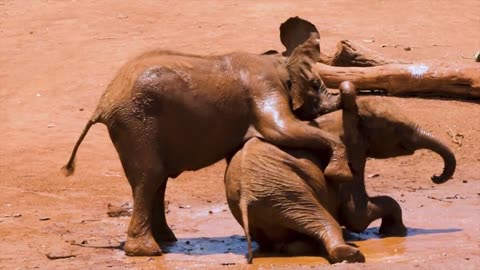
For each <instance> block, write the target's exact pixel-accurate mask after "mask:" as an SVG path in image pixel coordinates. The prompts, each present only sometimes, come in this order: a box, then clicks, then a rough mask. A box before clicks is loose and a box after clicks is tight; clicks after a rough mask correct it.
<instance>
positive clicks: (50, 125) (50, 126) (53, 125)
mask: <svg viewBox="0 0 480 270" xmlns="http://www.w3.org/2000/svg"><path fill="white" fill-rule="evenodd" d="M47 127H48V128H53V127H55V124H48V126H47Z"/></svg>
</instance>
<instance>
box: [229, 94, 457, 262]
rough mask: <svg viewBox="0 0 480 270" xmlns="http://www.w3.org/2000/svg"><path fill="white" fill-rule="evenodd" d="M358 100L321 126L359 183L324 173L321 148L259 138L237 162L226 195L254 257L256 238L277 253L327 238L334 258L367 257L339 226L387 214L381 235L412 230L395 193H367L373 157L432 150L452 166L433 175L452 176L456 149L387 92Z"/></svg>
mask: <svg viewBox="0 0 480 270" xmlns="http://www.w3.org/2000/svg"><path fill="white" fill-rule="evenodd" d="M352 93H353V92H352ZM350 94H351V93H350ZM344 96H345V94H342V100H343V99H344ZM347 98H349V97H348V96H347ZM352 100H353V102H351V101H352ZM354 100H355V97H354V95H353V97H352V96H350V99H349V100H347V101H348V102H349V103H350V104H345V103H344V105H343V106H344V110H343V111H336V112H333V113H329V114H326V115H323V116H320V117H318V118H317V119H316V120H315V122H316V123H317V124H318V126H319V127H320V128H321V129H323V130H325V131H328V132H331V133H333V134H336V135H337V136H339V137H340V138H341V139H342V141H343V142H344V144H345V146H346V147H347V154H348V160H349V162H350V164H351V169H352V171H353V175H354V176H353V177H354V179H353V181H350V182H344V183H339V182H333V181H329V180H328V177H324V174H323V173H322V169H323V168H324V167H325V164H326V162H328V160H326V159H325V157H323V156H321V155H319V154H318V153H314V152H312V151H308V150H298V149H297V150H295V149H286V148H282V149H280V148H278V147H276V146H273V145H271V144H269V143H268V142H265V141H263V140H260V139H256V138H255V139H251V140H249V141H248V142H247V143H246V144H245V145H244V147H243V149H241V150H240V151H238V152H237V153H236V154H235V156H234V157H233V158H232V159H231V160H230V162H229V164H228V167H227V171H226V174H225V185H226V194H227V200H228V204H229V207H230V209H231V211H232V213H233V215H234V217H235V219H236V220H237V221H238V222H239V223H240V224H241V225H242V226H243V227H244V230H245V233H246V237H247V241H248V245H249V262H251V259H252V253H251V240H255V241H257V243H258V244H259V247H260V249H261V250H262V249H264V250H272V249H273V250H276V251H279V249H282V248H286V247H287V248H288V247H289V244H293V243H297V244H299V242H298V241H299V240H300V242H301V243H303V244H305V245H308V246H311V245H312V243H315V244H316V245H317V247H322V245H318V244H319V243H323V247H322V248H325V250H326V252H327V254H328V257H329V259H330V261H331V262H341V261H344V260H346V261H348V262H363V261H365V257H364V256H363V254H362V253H361V252H360V251H359V250H358V249H357V248H355V247H352V246H350V245H347V244H346V243H345V241H344V239H343V236H342V230H341V228H340V226H345V227H346V228H347V229H348V230H350V231H353V232H361V231H363V230H365V229H366V228H367V226H368V225H369V224H370V223H371V222H372V221H374V220H375V219H378V218H381V219H382V223H381V226H380V233H381V234H383V235H395V236H403V235H406V231H407V230H406V227H405V226H404V224H403V221H402V210H401V208H400V205H399V204H398V203H397V202H396V201H395V200H394V199H393V198H391V197H389V196H377V197H369V196H368V195H367V193H366V190H365V184H364V182H365V179H364V173H365V163H366V159H367V157H373V158H389V157H396V156H402V155H410V154H413V153H414V152H415V150H417V149H430V150H432V151H434V152H436V153H438V154H439V155H441V156H442V157H443V160H444V163H445V167H444V170H443V173H442V174H441V175H440V176H433V177H432V181H433V182H434V183H437V184H439V183H443V182H445V181H447V180H448V179H449V178H451V177H452V175H453V173H454V171H455V166H456V160H455V156H454V155H453V153H452V152H451V151H450V150H449V148H448V147H447V146H445V145H444V144H442V143H441V142H440V141H438V140H437V139H436V138H434V137H433V136H432V135H430V134H429V133H428V132H426V131H424V130H423V129H421V128H419V127H418V126H417V125H416V124H414V123H412V122H411V121H409V120H408V119H407V118H406V117H405V116H403V115H402V114H401V112H400V111H399V110H398V109H396V107H395V106H394V104H392V103H390V102H387V100H386V99H384V98H381V97H365V98H359V99H358V100H357V102H356V103H355V101H354ZM342 102H343V101H342ZM356 105H358V107H357V106H356ZM325 178H327V180H326V179H325ZM302 239H303V240H302ZM302 241H303V242H302ZM307 243H308V244H307ZM292 246H293V245H290V247H292ZM296 246H297V247H298V246H299V245H296ZM300 246H302V245H300Z"/></svg>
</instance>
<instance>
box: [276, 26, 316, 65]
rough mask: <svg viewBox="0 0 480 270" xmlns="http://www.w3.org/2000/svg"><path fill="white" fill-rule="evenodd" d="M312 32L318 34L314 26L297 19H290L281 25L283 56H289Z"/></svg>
mask: <svg viewBox="0 0 480 270" xmlns="http://www.w3.org/2000/svg"><path fill="white" fill-rule="evenodd" d="M312 32H315V33H318V30H317V28H316V27H315V25H313V24H312V23H311V22H309V21H306V20H304V19H301V18H299V17H291V18H289V19H288V20H286V21H285V22H284V23H282V24H281V25H280V41H281V42H282V44H283V46H285V49H286V51H284V52H283V53H282V54H283V56H290V55H291V54H292V52H293V50H294V49H295V48H296V47H298V46H299V45H301V44H303V43H304V42H305V41H306V40H307V39H308V38H309V37H310V33H312Z"/></svg>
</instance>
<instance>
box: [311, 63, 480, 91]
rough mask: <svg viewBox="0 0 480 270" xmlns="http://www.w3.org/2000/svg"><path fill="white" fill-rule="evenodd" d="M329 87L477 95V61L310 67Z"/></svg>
mask: <svg viewBox="0 0 480 270" xmlns="http://www.w3.org/2000/svg"><path fill="white" fill-rule="evenodd" d="M313 71H314V72H317V73H318V74H319V75H320V76H321V77H322V79H323V81H324V82H325V84H326V85H327V87H329V88H337V87H338V86H339V85H340V83H341V82H342V81H346V80H348V81H351V82H353V83H354V84H355V86H356V88H357V89H358V90H383V91H385V92H386V93H387V94H388V95H392V96H408V95H437V96H448V97H459V98H480V64H476V63H472V64H453V63H452V64H451V63H441V64H436V63H435V64H388V65H381V66H374V67H334V66H330V65H326V64H322V63H317V64H315V66H314V67H313Z"/></svg>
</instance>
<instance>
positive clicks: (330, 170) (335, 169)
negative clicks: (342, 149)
mask: <svg viewBox="0 0 480 270" xmlns="http://www.w3.org/2000/svg"><path fill="white" fill-rule="evenodd" d="M324 173H325V176H326V178H327V180H329V181H331V182H351V181H353V174H352V171H351V170H350V166H348V162H347V161H346V160H345V159H344V158H342V159H334V158H332V160H331V161H330V163H329V164H328V166H327V167H326V168H325V172H324Z"/></svg>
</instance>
